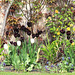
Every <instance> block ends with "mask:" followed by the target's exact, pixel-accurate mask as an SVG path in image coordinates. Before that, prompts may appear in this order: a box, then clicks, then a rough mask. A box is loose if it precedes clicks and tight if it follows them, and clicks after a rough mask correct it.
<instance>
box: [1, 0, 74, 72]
mask: <svg viewBox="0 0 75 75" xmlns="http://www.w3.org/2000/svg"><path fill="white" fill-rule="evenodd" d="M5 2H7V1H5ZM8 2H9V3H10V2H11V1H8ZM8 2H7V3H8ZM59 2H60V3H59ZM74 6H75V5H74V2H73V3H71V2H70V1H69V0H65V1H64V0H50V1H49V0H33V1H31V0H29V1H27V0H23V1H21V0H14V2H13V4H12V5H11V7H10V9H9V14H8V17H7V21H6V27H5V35H4V36H5V40H4V41H3V38H1V37H0V56H3V57H4V59H3V60H1V61H0V70H1V71H3V70H4V67H5V66H12V68H11V70H14V71H18V72H31V71H41V72H42V71H45V72H49V73H62V72H73V71H74V70H75V26H74V24H75V23H74V22H75V19H74V16H75V10H74ZM43 9H46V10H47V11H48V12H47V11H46V13H43V11H44V10H43ZM42 10H43V11H42ZM19 13H20V14H19ZM42 17H43V18H44V21H43V18H42ZM41 20H42V23H41V25H42V24H43V28H42V26H38V24H39V23H40V21H41ZM22 22H23V23H22ZM34 27H36V29H35V28H34ZM43 35H45V36H46V38H44V37H45V36H43ZM11 36H13V38H15V41H14V40H12V41H11ZM8 40H9V41H8ZM6 41H7V42H6ZM4 51H6V53H5V52H4Z"/></svg>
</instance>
